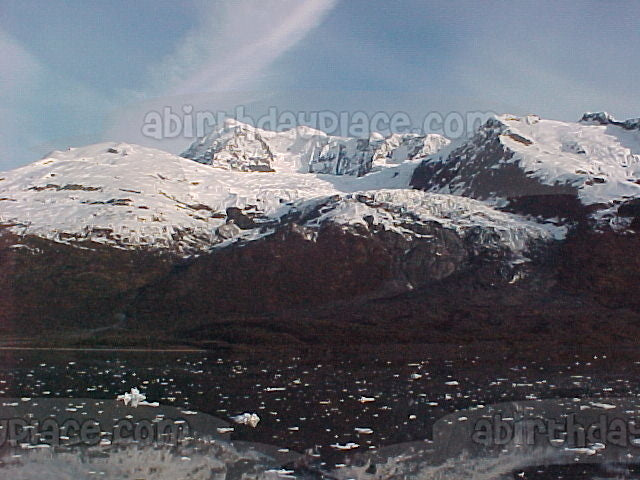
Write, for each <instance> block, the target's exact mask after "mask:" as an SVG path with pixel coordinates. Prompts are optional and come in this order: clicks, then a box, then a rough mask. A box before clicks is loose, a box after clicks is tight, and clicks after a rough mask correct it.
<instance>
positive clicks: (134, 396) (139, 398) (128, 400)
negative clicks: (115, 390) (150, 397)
mask: <svg viewBox="0 0 640 480" xmlns="http://www.w3.org/2000/svg"><path fill="white" fill-rule="evenodd" d="M146 398H147V396H146V395H144V394H143V393H140V391H139V390H138V389H137V388H135V387H131V393H127V392H125V393H123V394H122V395H118V397H117V400H122V401H123V402H124V404H125V406H129V405H131V406H132V407H134V408H137V406H138V405H140V403H141V402H144V401H145V400H146Z"/></svg>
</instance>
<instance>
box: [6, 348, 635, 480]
mask: <svg viewBox="0 0 640 480" xmlns="http://www.w3.org/2000/svg"><path fill="white" fill-rule="evenodd" d="M638 356H639V357H640V355H638ZM535 357H536V355H530V356H529V357H528V359H526V360H522V359H521V358H519V357H518V356H517V355H515V356H514V355H506V356H505V355H500V354H497V353H495V352H492V351H490V350H489V351H484V352H483V351H482V349H480V350H478V351H474V352H473V353H471V352H467V351H465V350H464V349H450V350H446V349H441V350H440V351H438V352H437V351H436V350H435V349H430V348H427V347H423V348H412V349H409V348H403V347H398V348H397V349H387V350H386V351H385V352H381V351H376V350H375V349H372V350H370V351H366V350H364V351H359V352H345V351H341V352H335V351H330V350H323V351H315V352H306V353H299V352H298V353H283V352H282V351H279V352H277V353H255V354H251V353H246V352H245V353H228V352H189V353H187V352H183V353H176V352H133V353H132V352H123V351H117V352H114V351H110V352H99V351H86V352H79V351H32V350H24V351H3V352H1V353H0V396H2V397H44V398H46V397H52V398H55V397H64V398H66V397H71V398H73V397H77V398H95V399H113V398H114V397H115V396H116V395H118V394H121V393H123V392H125V391H128V390H129V389H130V388H131V387H138V388H139V389H140V391H141V392H143V393H144V394H145V395H146V396H147V399H148V400H149V401H157V402H160V404H162V405H171V406H176V407H182V408H184V409H188V410H193V411H200V412H204V413H208V414H211V415H214V416H216V417H219V418H221V419H225V420H228V419H229V418H230V417H231V416H234V415H238V414H241V413H243V412H255V413H257V414H258V415H259V416H260V418H261V421H260V423H259V424H258V426H257V427H256V428H250V427H248V426H243V425H236V426H234V428H235V429H234V431H233V433H232V434H231V438H232V439H234V440H242V441H249V442H260V443H264V444H270V445H274V446H277V447H279V448H282V449H290V450H293V451H296V452H301V453H302V452H305V451H307V452H309V451H313V452H314V455H315V456H314V458H317V459H318V460H317V464H318V468H321V469H326V470H327V471H329V470H332V469H335V465H336V464H342V463H349V461H350V459H354V458H358V456H363V455H364V454H366V453H368V452H375V451H377V450H379V449H382V448H385V447H388V446H392V445H395V444H401V443H404V442H415V441H421V440H427V441H428V440H430V439H432V438H433V437H432V426H433V424H434V422H436V421H437V420H438V419H440V418H441V417H444V416H446V415H448V414H450V413H453V412H456V411H458V410H462V409H468V408H473V407H478V406H480V407H481V408H482V406H483V405H489V404H494V403H498V402H505V401H518V400H531V399H550V398H581V397H590V398H596V399H597V398H610V397H616V396H619V397H633V396H640V382H639V381H638V380H639V379H640V365H639V363H638V361H636V360H635V359H634V353H633V352H631V353H627V354H626V355H625V356H624V358H612V354H611V353H610V354H608V355H607V354H604V353H601V352H600V353H598V352H593V351H591V352H589V353H576V354H570V355H569V354H567V355H565V356H564V357H565V358H563V359H562V360H552V359H551V357H549V356H546V357H545V356H541V358H539V359H536V358H535ZM356 444H357V445H358V446H357V447H355V445H356ZM427 444H428V442H427ZM347 445H351V446H352V447H353V448H352V449H349V450H348V451H347V450H344V448H346V447H345V446H347ZM318 455H319V456H318ZM632 463H633V462H632ZM634 468H635V467H634V466H633V464H631V465H630V466H625V465H614V464H608V465H606V466H600V465H585V464H580V465H574V466H562V465H558V466H552V465H540V466H534V467H526V468H522V469H520V468H517V469H514V471H513V472H511V473H510V474H508V476H507V477H506V478H532V479H533V478H535V479H543V478H544V479H546V478H640V477H639V476H638V473H637V468H635V470H634ZM515 470H517V471H515ZM634 472H635V473H634ZM368 473H371V471H369V472H368ZM634 475H635V476H634ZM433 478H436V477H433ZM437 478H449V477H447V476H446V475H445V476H444V477H437ZM450 478H458V477H453V476H452V477H450ZM478 478H480V477H478ZM482 478H485V477H482ZM486 478H489V477H486ZM499 478H503V477H499Z"/></svg>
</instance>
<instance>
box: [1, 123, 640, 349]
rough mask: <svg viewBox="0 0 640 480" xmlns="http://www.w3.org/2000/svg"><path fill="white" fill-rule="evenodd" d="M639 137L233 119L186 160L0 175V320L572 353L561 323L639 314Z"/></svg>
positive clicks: (543, 126) (600, 127)
mask: <svg viewBox="0 0 640 480" xmlns="http://www.w3.org/2000/svg"><path fill="white" fill-rule="evenodd" d="M636 123H637V122H636ZM636 123H634V121H628V122H618V121H616V120H615V119H613V118H612V117H610V116H607V115H604V114H589V115H585V117H584V118H583V121H582V122H579V123H565V122H556V121H551V120H542V119H539V118H538V117H535V116H527V117H514V116H500V117H497V118H494V119H492V120H490V121H489V122H487V123H486V124H485V125H483V126H482V127H481V128H479V129H478V131H477V132H476V134H475V135H474V136H473V137H472V138H471V139H468V140H464V141H459V142H457V143H455V144H452V145H447V143H448V141H447V140H446V139H443V138H442V137H440V136H437V135H414V134H403V135H393V136H390V137H387V138H383V137H382V136H380V135H376V134H374V135H371V136H370V137H369V138H366V139H355V138H354V139H348V138H341V137H331V136H328V135H326V134H324V133H322V132H319V131H316V130H312V129H309V128H298V129H293V130H289V131H286V132H269V131H266V130H258V129H255V128H253V127H250V126H247V125H244V124H240V123H239V122H235V121H230V122H227V124H225V126H224V127H223V128H221V129H220V130H218V131H216V132H214V133H212V134H211V135H209V136H208V137H205V138H204V139H201V140H198V141H197V142H195V143H194V144H193V145H192V146H191V147H190V148H189V150H188V151H187V152H185V154H184V155H185V156H187V157H189V158H184V157H181V156H177V155H172V154H169V153H166V152H162V151H159V150H155V149H152V148H146V147H141V146H137V145H130V144H124V143H101V144H96V145H90V146H86V147H81V148H71V149H68V150H66V151H56V152H52V153H51V154H49V155H47V156H46V157H45V158H43V159H42V160H39V161H37V162H35V163H32V164H30V165H26V166H24V167H20V168H17V169H15V170H11V171H8V172H2V173H0V258H2V263H3V265H6V266H7V267H6V268H4V269H2V270H1V271H0V273H1V275H0V292H2V293H1V294H0V320H1V321H2V325H3V326H6V325H9V327H5V328H9V329H11V328H13V327H15V331H16V332H26V331H27V330H32V331H34V332H36V334H38V335H39V334H40V333H41V331H42V330H43V329H50V330H51V331H58V330H61V331H62V329H67V330H65V331H72V332H76V333H77V331H78V328H80V327H81V328H96V329H97V330H96V331H98V332H102V331H104V332H107V333H108V334H109V335H113V336H114V338H119V336H120V335H122V333H123V332H125V334H129V333H131V332H133V333H135V335H138V334H139V335H141V337H140V338H144V339H148V338H149V335H150V333H149V332H151V331H153V332H155V334H157V335H160V336H163V335H167V336H168V337H169V338H174V339H175V338H177V339H180V341H183V340H184V338H192V339H194V341H197V342H201V341H203V340H212V341H214V342H217V341H223V342H231V343H234V342H238V341H239V342H246V343H253V344H257V343H262V342H264V341H266V340H267V339H271V340H272V341H273V339H276V340H277V341H285V342H288V341H290V340H292V341H299V342H303V343H304V342H316V341H319V342H321V343H322V342H328V343H333V342H336V341H341V339H342V338H345V339H347V340H346V341H351V338H349V337H350V335H357V336H358V338H360V339H361V340H362V341H366V342H371V343H379V341H380V339H382V338H384V339H385V340H386V339H387V337H389V335H391V336H392V337H393V338H395V339H397V340H399V341H401V342H409V343H410V342H411V341H414V338H415V333H414V331H416V330H419V331H420V335H419V336H420V338H422V339H423V340H425V341H429V342H431V341H433V339H434V338H435V339H438V338H439V339H440V340H441V341H446V342H452V343H456V344H458V342H467V341H475V340H476V339H483V338H485V339H486V338H498V339H499V340H500V341H504V339H505V338H512V337H513V336H519V335H524V336H525V338H531V336H532V335H533V336H535V337H536V338H537V336H538V335H539V334H540V332H543V333H544V332H545V331H550V332H556V327H557V328H560V333H561V335H560V337H562V338H568V339H570V341H573V339H574V338H575V331H574V330H573V328H574V326H575V324H576V319H580V321H581V322H582V321H583V320H584V319H592V320H591V321H593V322H594V323H592V324H588V325H591V326H593V325H599V322H600V321H601V319H602V318H605V319H606V318H610V319H613V320H612V322H614V321H615V322H618V321H619V319H620V318H628V319H632V320H633V321H635V319H637V312H638V311H640V310H638V309H640V303H639V302H638V300H637V299H638V298H640V297H639V296H638V285H640V279H639V276H638V272H639V271H640V264H639V263H638V261H636V257H637V255H635V253H636V252H637V249H638V245H640V243H639V242H640V237H639V236H638V235H637V234H634V232H640V200H639V199H640V191H639V190H638V189H639V188H640V184H639V183H638V180H637V179H638V178H639V177H638V174H639V168H638V166H639V163H640V162H639V158H638V157H639V155H638V154H639V152H640V148H639V144H640V141H639V138H638V135H639V134H640V131H639V130H638V129H637V127H636ZM320 172H322V173H320ZM412 187H413V188H412ZM416 187H419V188H416ZM575 211H578V212H579V213H581V214H584V216H585V218H586V217H588V216H589V215H591V216H592V217H593V216H594V215H595V218H596V219H597V220H599V221H602V220H607V219H608V220H610V222H609V224H612V223H613V222H614V221H615V222H618V223H617V224H616V225H614V226H616V227H620V228H621V229H622V230H623V232H622V233H619V232H618V231H617V229H616V228H614V229H606V228H604V227H605V226H606V223H605V222H601V223H599V224H598V228H597V229H594V228H590V227H591V226H592V225H591V218H592V217H591V218H589V219H588V221H583V220H584V218H579V216H577V215H574V213H575ZM517 212H522V213H524V214H526V215H522V213H517ZM562 218H571V219H572V220H576V222H573V221H572V222H565V221H562ZM576 223H577V227H576V228H573V225H574V224H576ZM600 227H602V228H600ZM603 266H604V267H603ZM567 293H568V294H567ZM625 309H626V310H625ZM594 319H595V320H594ZM25 320H27V321H25ZM236 320H237V323H236ZM632 323H633V322H631V321H630V323H629V324H632ZM613 324H614V323H611V325H613ZM114 325H115V326H114ZM123 325H124V327H123ZM496 325H501V327H500V328H496ZM581 325H582V324H581ZM12 326H13V327H12ZM502 328H507V329H511V333H509V334H504V333H503V332H502V331H501V329H502ZM589 328H591V327H589ZM452 329H453V330H452ZM595 330H597V329H595V328H594V331H595ZM451 331H454V332H457V333H455V334H450V333H449V332H451ZM109 332H110V333H109ZM345 332H347V333H345ZM390 332H391V333H390ZM634 332H635V330H632V331H629V332H628V336H629V338H631V337H632V336H633V335H634ZM79 335H80V338H81V339H82V338H90V337H91V335H93V334H92V333H89V337H87V332H84V331H81V332H80V333H79ZM248 336H249V337H248ZM527 336H529V337H527ZM336 339H337V340H336ZM65 341H66V340H65ZM145 341H146V340H145ZM206 345H207V344H206V341H205V346H206Z"/></svg>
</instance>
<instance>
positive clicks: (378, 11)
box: [0, 0, 640, 170]
mask: <svg viewBox="0 0 640 480" xmlns="http://www.w3.org/2000/svg"><path fill="white" fill-rule="evenodd" d="M638 18H640V2H617V1H609V2H573V1H572V2H558V1H549V2H545V1H532V2H491V1H488V2H477V1H446V2H445V1H442V2H430V1H417V0H396V1H394V2H388V1H377V0H373V1H372V0H225V1H204V0H202V1H201V0H185V1H181V2H176V1H173V2H170V1H166V0H153V1H152V0H137V1H135V2H131V1H130V0H129V1H122V0H110V1H109V2H102V1H98V0H82V1H81V0H67V1H62V0H2V2H1V3H0V170H5V169H9V168H13V167H15V166H18V165H22V164H25V163H28V162H31V161H35V160H37V159H38V158H40V157H41V156H42V155H44V154H45V153H47V152H48V151H50V150H52V149H54V148H65V147H66V146H69V145H83V144H87V143H95V142H97V141H103V140H122V141H131V142H136V143H144V144H148V145H150V146H155V147H159V148H164V149H167V150H170V151H175V152H179V151H180V150H181V149H182V148H184V147H185V146H186V145H187V144H188V143H189V142H190V141H191V139H187V138H175V139H171V140H164V141H157V140H153V139H149V138H146V137H144V136H142V135H141V133H140V132H141V125H142V123H143V120H142V119H143V117H144V114H145V112H148V111H150V110H159V109H161V108H162V107H163V106H172V107H175V108H179V107H180V106H181V105H184V104H189V105H193V107H194V109H196V110H207V109H208V110H214V111H218V110H227V111H231V110H232V108H233V106H235V105H245V106H247V108H248V110H249V111H250V112H251V113H253V114H255V115H259V113H260V112H263V111H265V109H267V108H268V107H269V106H276V107H278V108H279V109H291V110H294V111H309V110H319V109H335V110H343V109H344V110H357V109H362V110H365V111H369V112H374V111H378V110H384V111H389V112H395V111H404V112H408V113H409V114H410V115H411V116H412V117H413V118H419V116H420V114H421V113H424V114H426V113H427V112H432V111H438V112H442V114H447V113H448V112H452V111H458V112H467V111H489V110H490V111H495V112H511V113H516V114H523V113H538V114H540V115H541V116H544V117H548V118H555V119H560V120H575V119H577V118H579V117H580V115H581V114H582V113H583V112H584V111H588V110H607V111H610V112H611V113H613V114H614V115H615V116H617V117H620V118H628V117H637V116H640V97H639V96H638V94H637V93H638V89H637V83H638V79H639V78H640V54H638V50H637V49H638V45H640V29H638V26H637V19H638Z"/></svg>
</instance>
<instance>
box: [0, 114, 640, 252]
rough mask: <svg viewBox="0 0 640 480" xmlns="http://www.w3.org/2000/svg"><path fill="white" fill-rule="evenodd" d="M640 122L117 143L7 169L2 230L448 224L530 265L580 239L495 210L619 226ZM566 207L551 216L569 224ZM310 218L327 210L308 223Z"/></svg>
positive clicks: (80, 233) (113, 240)
mask: <svg viewBox="0 0 640 480" xmlns="http://www.w3.org/2000/svg"><path fill="white" fill-rule="evenodd" d="M636 123H637V122H636ZM635 125H636V124H635V123H634V122H633V121H629V122H617V121H615V120H614V119H612V118H611V117H610V116H607V115H605V114H587V115H585V117H584V118H583V121H582V122H580V123H564V122H557V121H551V120H542V119H540V118H539V117H536V116H533V115H530V116H527V117H514V116H511V115H504V116H500V117H496V118H494V119H492V120H490V121H488V122H487V123H486V124H485V125H483V126H482V127H481V128H479V129H478V131H477V132H476V134H475V135H474V136H473V137H472V138H471V139H469V140H466V141H461V142H458V143H456V144H453V145H449V146H447V143H448V140H446V139H444V138H443V137H441V136H439V135H415V134H396V135H392V136H390V137H387V138H383V137H381V136H380V135H372V136H371V137H370V138H367V139H357V138H342V137H332V136H329V135H326V134H325V133H323V132H320V131H318V130H313V129H311V128H308V127H299V128H296V129H292V130H288V131H285V132H272V131H267V130H260V129H257V128H254V127H251V126H249V125H246V124H242V123H240V122H237V121H235V120H230V121H228V122H226V123H225V125H224V126H223V127H222V128H221V129H219V130H217V131H215V132H213V133H212V134H211V135H209V136H207V137H204V138H203V139H200V140H198V141H196V142H194V144H193V145H192V146H191V147H190V148H189V149H188V150H187V151H186V152H185V153H184V154H183V157H178V156H176V155H172V154H169V153H166V152H162V151H159V150H155V149H151V148H146V147H141V146H136V145H129V144H116V143H103V144H97V145H91V146H87V147H82V148H73V149H69V150H67V151H57V152H53V153H52V154H50V155H48V156H46V157H45V158H44V159H42V160H40V161H38V162H35V163H33V164H31V165H27V166H24V167H21V168H18V169H15V170H12V171H9V172H5V173H3V174H1V175H0V203H1V205H2V209H1V210H0V222H2V224H4V225H6V226H9V228H10V229H11V231H12V232H14V233H18V234H21V235H25V234H32V235H37V236H41V237H45V238H49V239H53V240H56V241H60V242H71V243H73V242H82V241H87V240H91V241H97V242H101V243H105V244H108V245H115V246H118V247H125V248H127V247H132V248H133V247H139V246H144V247H152V248H170V249H174V250H178V251H183V252H192V251H201V250H207V249H210V248H212V247H217V248H220V247H224V246H227V245H230V244H232V243H234V242H238V241H250V240H253V239H257V238H262V237H264V236H268V235H271V234H273V233H274V232H276V231H277V230H278V229H280V228H283V225H285V224H286V223H287V222H297V225H298V226H300V227H303V228H306V229H311V230H312V229H314V228H316V229H317V228H320V227H321V226H322V225H323V224H324V223H326V222H331V223H334V224H338V225H342V226H343V227H345V228H352V227H353V226H354V225H356V226H357V225H359V226H360V227H359V228H365V229H369V230H370V232H373V231H379V230H380V229H382V230H387V231H393V232H395V233H397V234H400V235H404V236H410V237H412V238H420V234H419V232H418V231H416V230H415V229H413V230H412V228H409V227H408V225H411V224H416V225H419V224H420V223H421V222H423V223H424V222H427V223H429V222H436V223H438V224H439V225H440V226H442V228H446V229H450V230H451V231H454V232H456V235H460V236H461V237H464V236H465V235H466V232H468V231H470V230H471V229H474V228H475V229H478V228H479V229H482V230H483V231H485V232H494V233H495V234H496V235H497V237H496V238H497V240H496V242H497V243H496V245H498V244H499V246H500V248H506V249H508V250H510V251H511V252H512V253H513V254H514V255H519V254H521V253H523V252H524V251H525V250H526V248H527V245H528V243H529V242H530V241H534V242H535V241H546V240H550V239H553V238H559V237H561V236H562V235H563V234H564V232H565V231H566V229H564V227H561V226H560V227H554V226H553V225H552V224H551V223H548V222H544V221H543V222H542V223H532V222H530V221H528V220H525V219H524V218H523V217H520V216H518V215H515V214H509V213H504V212H499V211H497V210H495V209H494V207H504V206H508V205H510V204H513V203H515V201H516V200H521V199H523V198H525V199H531V198H533V199H534V200H535V202H538V203H535V202H534V205H533V207H532V209H533V211H527V208H523V209H522V210H524V213H540V212H539V209H538V210H536V208H538V206H539V204H543V205H546V203H548V202H547V201H548V200H549V199H555V198H561V199H562V201H563V202H565V203H564V204H561V205H560V207H562V208H564V207H563V206H564V205H566V197H570V198H573V197H575V198H577V199H578V200H579V202H580V203H581V204H582V205H584V206H590V205H594V204H595V205H597V206H598V207H599V208H600V210H601V211H604V212H608V213H607V214H609V215H613V213H612V212H613V211H614V210H612V209H615V208H617V205H618V204H620V203H622V202H624V201H626V200H628V199H630V198H634V197H636V196H640V181H639V180H638V179H639V178H640V155H639V153H640V137H639V135H640V131H639V130H638V129H637V127H636V126H635ZM428 155H430V156H428ZM184 157H188V158H184ZM425 158H426V159H425ZM194 160H195V161H194ZM416 167H418V168H416ZM410 186H414V187H419V188H421V189H422V190H412V189H411V188H410ZM443 194H444V196H443ZM462 197H472V198H473V199H471V198H462ZM540 199H542V201H540ZM478 200H480V201H484V202H485V203H484V204H483V203H481V202H480V201H478ZM526 206H528V207H531V204H526ZM558 208H559V207H558V204H553V209H552V212H551V214H547V215H543V216H546V217H547V218H550V217H558V218H562V217H563V216H565V214H566V212H565V211H562V208H561V209H560V211H558ZM607 209H608V210H607ZM308 211H312V212H314V213H313V214H312V215H311V214H301V213H300V212H308ZM567 211H568V209H567ZM296 212H297V213H296ZM294 213H295V215H294ZM601 217H602V215H601ZM301 218H302V219H305V220H304V221H302V220H300V219H301ZM556 223H557V222H556ZM310 235H311V236H313V234H312V233H310ZM489 236H490V235H489ZM489 236H485V237H486V238H489ZM481 237H482V236H481Z"/></svg>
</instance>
